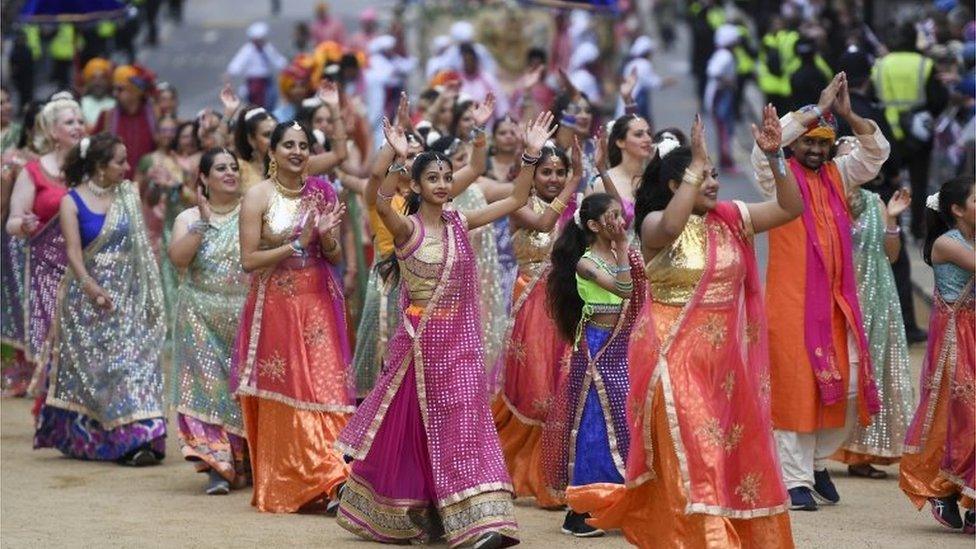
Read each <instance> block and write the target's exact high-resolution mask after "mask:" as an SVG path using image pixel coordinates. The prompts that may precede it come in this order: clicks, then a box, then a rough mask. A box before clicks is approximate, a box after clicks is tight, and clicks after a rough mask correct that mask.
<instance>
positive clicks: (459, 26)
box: [451, 21, 474, 44]
mask: <svg viewBox="0 0 976 549" xmlns="http://www.w3.org/2000/svg"><path fill="white" fill-rule="evenodd" d="M451 38H453V39H454V43H455V44H463V43H465V42H470V41H472V40H474V25H472V24H471V23H469V22H467V21H458V22H457V23H454V24H453V25H451Z"/></svg>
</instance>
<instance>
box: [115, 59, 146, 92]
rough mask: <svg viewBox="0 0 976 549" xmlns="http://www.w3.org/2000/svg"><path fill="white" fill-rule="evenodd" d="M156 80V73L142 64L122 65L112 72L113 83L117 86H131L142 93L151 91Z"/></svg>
mask: <svg viewBox="0 0 976 549" xmlns="http://www.w3.org/2000/svg"><path fill="white" fill-rule="evenodd" d="M155 82H156V75H154V74H153V73H152V72H151V71H150V70H149V69H147V68H145V67H143V66H141V65H121V66H118V67H116V68H115V72H113V73H112V84H113V85H115V86H130V87H132V88H134V89H135V90H137V91H140V92H142V93H147V92H151V91H152V90H153V86H154V85H155Z"/></svg>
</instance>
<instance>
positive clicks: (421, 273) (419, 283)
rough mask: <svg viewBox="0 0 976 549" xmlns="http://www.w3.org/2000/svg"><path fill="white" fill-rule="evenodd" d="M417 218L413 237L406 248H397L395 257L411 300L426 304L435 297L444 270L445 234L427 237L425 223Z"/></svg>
mask: <svg viewBox="0 0 976 549" xmlns="http://www.w3.org/2000/svg"><path fill="white" fill-rule="evenodd" d="M414 219H416V222H413V221H412V223H414V225H415V229H414V232H413V235H411V237H410V239H409V240H408V241H407V243H406V244H405V245H404V246H403V247H397V249H396V254H397V261H398V263H399V264H400V276H401V277H402V278H403V281H404V283H405V284H406V286H407V291H408V292H409V293H410V301H412V302H422V303H423V302H427V301H430V299H431V297H433V295H434V290H435V289H436V288H437V283H438V282H439V281H440V277H441V269H443V268H444V259H445V255H444V234H443V233H440V234H438V233H431V234H428V233H427V229H426V228H425V227H424V224H423V223H422V222H421V221H420V220H419V219H417V218H414Z"/></svg>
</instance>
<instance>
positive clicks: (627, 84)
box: [620, 67, 637, 103]
mask: <svg viewBox="0 0 976 549" xmlns="http://www.w3.org/2000/svg"><path fill="white" fill-rule="evenodd" d="M635 89H637V67H634V68H633V69H631V71H630V72H629V73H627V74H626V75H624V78H623V80H621V81H620V97H622V98H623V100H624V103H629V102H630V101H631V100H632V99H633V98H634V90H635Z"/></svg>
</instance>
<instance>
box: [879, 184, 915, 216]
mask: <svg viewBox="0 0 976 549" xmlns="http://www.w3.org/2000/svg"><path fill="white" fill-rule="evenodd" d="M911 203H912V192H911V191H910V190H908V189H905V188H902V189H898V190H897V191H895V194H893V195H891V198H889V199H888V204H887V206H886V207H885V211H886V212H887V214H888V217H889V218H891V219H894V218H896V217H898V216H899V215H901V213H902V212H904V211H905V210H907V209H908V206H910V205H911Z"/></svg>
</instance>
